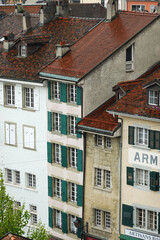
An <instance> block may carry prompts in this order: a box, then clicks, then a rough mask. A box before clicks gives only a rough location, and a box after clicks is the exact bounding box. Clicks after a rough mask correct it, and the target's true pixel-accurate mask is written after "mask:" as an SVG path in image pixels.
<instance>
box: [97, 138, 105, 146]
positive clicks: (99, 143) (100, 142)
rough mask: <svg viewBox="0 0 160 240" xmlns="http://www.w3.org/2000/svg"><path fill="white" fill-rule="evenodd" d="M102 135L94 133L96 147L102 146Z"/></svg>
mask: <svg viewBox="0 0 160 240" xmlns="http://www.w3.org/2000/svg"><path fill="white" fill-rule="evenodd" d="M103 145H104V144H103V136H102V135H96V146H97V147H103Z"/></svg>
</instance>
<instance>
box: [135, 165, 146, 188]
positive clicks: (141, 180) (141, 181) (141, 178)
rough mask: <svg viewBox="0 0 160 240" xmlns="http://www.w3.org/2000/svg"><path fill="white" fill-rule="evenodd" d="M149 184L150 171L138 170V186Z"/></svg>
mask: <svg viewBox="0 0 160 240" xmlns="http://www.w3.org/2000/svg"><path fill="white" fill-rule="evenodd" d="M148 184H149V171H147V170H144V169H138V168H136V185H139V186H144V187H146V186H148Z"/></svg>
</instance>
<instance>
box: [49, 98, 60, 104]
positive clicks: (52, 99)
mask: <svg viewBox="0 0 160 240" xmlns="http://www.w3.org/2000/svg"><path fill="white" fill-rule="evenodd" d="M50 101H51V102H53V103H58V104H59V103H60V104H62V102H61V100H60V99H54V98H51V99H50Z"/></svg>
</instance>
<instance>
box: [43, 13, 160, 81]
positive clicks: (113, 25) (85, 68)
mask: <svg viewBox="0 0 160 240" xmlns="http://www.w3.org/2000/svg"><path fill="white" fill-rule="evenodd" d="M158 17H159V15H157V14H148V13H140V12H134V13H133V12H125V11H123V12H120V13H119V14H118V16H117V17H116V18H115V19H114V20H113V21H111V22H102V23H101V24H99V25H98V26H97V27H96V28H94V29H93V30H92V31H90V32H89V33H88V34H87V35H86V36H85V37H83V38H82V39H81V40H80V41H78V42H77V43H75V44H74V45H73V46H72V47H71V51H70V52H69V53H68V54H66V55H65V56H64V57H63V58H62V59H56V60H55V61H54V62H53V63H51V64H50V65H48V66H47V67H46V68H45V69H44V70H43V72H44V73H49V74H57V75H63V76H70V77H78V78H82V77H83V76H84V75H85V74H87V73H88V72H90V71H91V70H92V69H93V68H94V67H95V66H97V65H98V64H99V63H101V62H102V61H103V60H105V59H106V58H108V57H109V56H110V55H112V54H113V53H114V52H115V51H116V50H117V49H119V48H120V47H121V46H122V45H123V44H125V43H126V42H127V41H128V40H129V39H131V38H132V37H134V36H135V35H136V34H137V33H139V32H140V31H141V30H142V29H143V28H145V27H146V26H147V25H148V24H150V23H151V22H152V21H154V20H155V19H156V18H158ZM84 59H85V61H84Z"/></svg>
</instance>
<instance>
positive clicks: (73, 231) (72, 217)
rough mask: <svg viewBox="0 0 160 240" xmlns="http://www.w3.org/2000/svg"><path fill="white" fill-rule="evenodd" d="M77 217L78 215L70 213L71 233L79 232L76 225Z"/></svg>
mask: <svg viewBox="0 0 160 240" xmlns="http://www.w3.org/2000/svg"><path fill="white" fill-rule="evenodd" d="M76 219H77V217H76V216H74V215H71V214H70V215H69V230H70V232H71V233H73V234H76V233H77V228H76V226H75V225H74V221H75V220H76Z"/></svg>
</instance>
